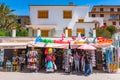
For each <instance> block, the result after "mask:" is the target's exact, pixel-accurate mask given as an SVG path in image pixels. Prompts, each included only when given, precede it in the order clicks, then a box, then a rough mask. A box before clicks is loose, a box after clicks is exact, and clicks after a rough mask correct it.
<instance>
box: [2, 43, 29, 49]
mask: <svg viewBox="0 0 120 80" xmlns="http://www.w3.org/2000/svg"><path fill="white" fill-rule="evenodd" d="M26 46H27V43H0V49H3V48H4V49H25V48H26Z"/></svg>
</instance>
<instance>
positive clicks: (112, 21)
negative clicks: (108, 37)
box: [89, 5, 120, 29]
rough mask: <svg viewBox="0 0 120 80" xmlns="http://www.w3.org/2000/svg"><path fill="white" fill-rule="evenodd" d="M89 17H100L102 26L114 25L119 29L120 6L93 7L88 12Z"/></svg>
mask: <svg viewBox="0 0 120 80" xmlns="http://www.w3.org/2000/svg"><path fill="white" fill-rule="evenodd" d="M89 16H90V17H93V18H95V17H101V18H103V19H104V21H103V22H104V25H107V26H109V25H114V26H116V27H117V28H118V29H119V28H120V5H116V6H114V5H98V6H94V7H93V8H92V10H91V12H89Z"/></svg>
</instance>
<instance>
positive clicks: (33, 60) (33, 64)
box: [27, 50, 38, 72]
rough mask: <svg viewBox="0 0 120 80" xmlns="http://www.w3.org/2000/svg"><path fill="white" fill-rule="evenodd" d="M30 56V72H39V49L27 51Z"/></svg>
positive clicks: (28, 66)
mask: <svg viewBox="0 0 120 80" xmlns="http://www.w3.org/2000/svg"><path fill="white" fill-rule="evenodd" d="M27 57H28V65H27V68H28V69H29V71H30V72H33V71H34V72H37V71H38V52H37V51H34V50H33V51H29V52H28V53H27Z"/></svg>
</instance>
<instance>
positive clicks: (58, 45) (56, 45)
mask: <svg viewBox="0 0 120 80" xmlns="http://www.w3.org/2000/svg"><path fill="white" fill-rule="evenodd" d="M68 46H69V45H68V44H56V43H42V42H40V43H28V47H51V48H65V49H68Z"/></svg>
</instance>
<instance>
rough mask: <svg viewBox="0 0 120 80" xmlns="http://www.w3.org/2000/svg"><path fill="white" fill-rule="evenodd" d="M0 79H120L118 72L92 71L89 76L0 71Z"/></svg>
mask: <svg viewBox="0 0 120 80" xmlns="http://www.w3.org/2000/svg"><path fill="white" fill-rule="evenodd" d="M0 80H120V73H93V74H91V75H89V76H84V75H81V74H70V75H69V74H67V73H58V72H55V73H44V72H42V73H41V72H39V73H21V72H0Z"/></svg>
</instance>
